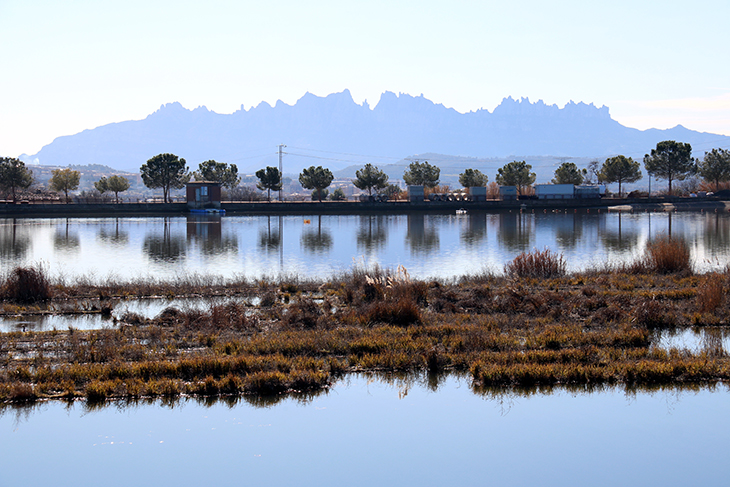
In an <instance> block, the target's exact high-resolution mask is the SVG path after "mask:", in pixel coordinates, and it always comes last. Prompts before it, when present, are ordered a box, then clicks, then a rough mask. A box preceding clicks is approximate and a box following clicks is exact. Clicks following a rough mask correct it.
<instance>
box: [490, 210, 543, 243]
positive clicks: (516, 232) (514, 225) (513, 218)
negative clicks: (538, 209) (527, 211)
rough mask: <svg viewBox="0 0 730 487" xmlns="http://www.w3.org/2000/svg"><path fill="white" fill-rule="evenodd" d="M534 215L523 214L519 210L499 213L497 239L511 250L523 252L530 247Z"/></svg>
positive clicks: (532, 236)
mask: <svg viewBox="0 0 730 487" xmlns="http://www.w3.org/2000/svg"><path fill="white" fill-rule="evenodd" d="M534 221H535V215H523V214H522V213H520V212H519V211H515V212H502V213H500V214H499V231H498V232H497V235H498V238H499V240H500V241H501V242H502V244H503V245H504V247H505V248H506V249H507V250H509V251H511V252H525V251H529V250H530V248H531V247H532V242H533V238H534V232H533V224H534Z"/></svg>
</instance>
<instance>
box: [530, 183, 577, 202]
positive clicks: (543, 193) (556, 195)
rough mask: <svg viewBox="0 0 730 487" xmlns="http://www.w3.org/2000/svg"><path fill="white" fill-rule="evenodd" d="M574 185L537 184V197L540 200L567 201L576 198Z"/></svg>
mask: <svg viewBox="0 0 730 487" xmlns="http://www.w3.org/2000/svg"><path fill="white" fill-rule="evenodd" d="M574 192H575V186H573V185H572V184H536V185H535V196H537V199H540V200H565V199H572V198H573V197H574Z"/></svg>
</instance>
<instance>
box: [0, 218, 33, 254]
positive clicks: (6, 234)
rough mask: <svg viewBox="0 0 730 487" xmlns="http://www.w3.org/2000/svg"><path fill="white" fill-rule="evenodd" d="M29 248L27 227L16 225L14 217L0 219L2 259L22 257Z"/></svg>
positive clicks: (0, 251)
mask: <svg viewBox="0 0 730 487" xmlns="http://www.w3.org/2000/svg"><path fill="white" fill-rule="evenodd" d="M29 248H30V235H29V234H28V227H27V226H25V225H22V224H21V225H18V222H17V221H16V219H15V218H12V219H11V218H8V219H2V220H0V258H2V259H3V260H21V259H24V258H25V256H26V255H27V253H28V249H29Z"/></svg>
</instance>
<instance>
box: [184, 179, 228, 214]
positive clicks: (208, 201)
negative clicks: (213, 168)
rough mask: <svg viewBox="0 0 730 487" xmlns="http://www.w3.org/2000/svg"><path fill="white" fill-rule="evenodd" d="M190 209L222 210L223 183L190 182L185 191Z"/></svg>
mask: <svg viewBox="0 0 730 487" xmlns="http://www.w3.org/2000/svg"><path fill="white" fill-rule="evenodd" d="M185 194H186V196H187V198H186V199H187V202H188V208H220V207H221V183H217V182H215V181H190V182H189V183H188V184H187V187H186V189H185Z"/></svg>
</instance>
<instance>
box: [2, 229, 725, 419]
mask: <svg viewBox="0 0 730 487" xmlns="http://www.w3.org/2000/svg"><path fill="white" fill-rule="evenodd" d="M729 279H730V272H729V271H725V272H717V273H709V274H702V275H699V274H695V273H693V272H692V269H691V266H690V260H689V251H688V249H687V246H686V245H685V244H684V243H683V242H681V241H676V240H670V239H668V238H663V239H662V238H660V239H658V240H656V241H654V242H653V243H651V244H650V245H649V246H648V249H647V253H646V255H645V256H643V257H642V258H641V259H638V260H637V261H636V262H633V263H630V264H626V265H622V266H620V267H608V268H602V269H592V270H589V271H585V272H582V273H573V274H569V273H566V271H565V262H564V261H563V258H562V256H560V255H559V254H555V253H552V252H551V251H549V250H545V251H542V252H539V251H535V252H532V253H529V254H522V255H520V256H518V257H517V258H516V259H515V260H514V261H512V262H510V263H508V264H507V265H506V266H505V272H504V274H503V275H493V274H478V275H472V276H465V277H463V278H461V279H458V280H456V281H453V282H439V281H422V280H414V279H411V278H410V277H409V275H408V273H407V271H406V270H405V269H403V268H399V269H393V270H384V269H378V268H372V269H365V268H355V269H353V270H351V271H350V272H348V273H347V274H344V275H340V276H335V277H333V278H331V279H329V280H327V281H325V282H312V281H306V282H303V281H300V280H298V279H295V278H291V279H281V280H279V281H276V282H274V281H258V282H244V281H242V282H223V281H218V280H216V279H213V278H196V279H187V280H181V281H179V282H151V281H147V282H127V283H107V284H104V285H90V284H84V283H74V284H73V285H71V284H65V283H53V282H49V281H48V279H47V278H46V277H45V273H44V271H43V269H39V268H20V269H15V270H14V271H13V272H11V273H10V274H9V275H8V276H5V278H4V282H3V285H2V288H1V289H0V292H1V294H2V298H3V302H2V306H3V312H4V313H13V314H17V313H20V314H23V313H32V312H40V310H42V309H45V308H47V307H48V306H49V305H50V306H51V307H52V308H54V309H56V310H61V309H65V310H67V312H73V310H74V309H76V308H78V306H76V308H75V307H74V306H75V305H74V303H77V302H78V301H79V300H85V303H87V304H86V305H85V309H89V305H88V302H89V300H91V301H92V302H93V303H95V304H93V305H91V308H92V309H94V310H95V311H97V312H100V313H101V312H104V313H109V312H110V310H111V308H112V307H113V303H114V302H115V300H118V299H135V298H137V297H142V296H165V297H174V296H207V295H217V296H227V297H228V298H227V299H225V300H224V301H223V304H215V305H211V306H210V307H209V308H207V309H203V310H189V309H188V310H181V309H175V308H168V309H166V310H165V311H164V312H162V313H161V314H160V315H159V316H157V317H155V318H154V319H145V318H143V317H141V316H138V315H134V314H127V315H125V316H123V317H122V318H121V320H120V321H119V322H118V323H117V324H116V325H115V326H114V327H113V328H111V329H102V330H90V331H81V330H74V329H68V330H53V331H45V332H12V333H3V334H0V367H1V368H0V402H2V403H3V404H6V405H7V404H17V403H28V402H34V401H38V400H42V399H46V398H55V399H64V400H74V399H78V398H83V399H86V400H87V401H88V402H89V403H90V404H96V403H103V402H105V401H107V400H109V399H122V400H140V399H144V398H159V397H162V398H177V397H181V396H197V397H221V396H223V397H239V396H241V395H245V396H251V397H253V396H255V397H263V396H268V395H280V394H291V393H307V392H309V393H314V392H317V391H321V390H323V389H325V388H327V387H329V386H330V385H331V384H333V383H334V382H335V381H337V380H338V379H339V378H341V377H343V376H344V375H345V374H348V373H359V372H368V373H369V372H372V373H384V374H387V373H406V374H408V373H421V374H423V373H428V374H429V375H431V376H438V375H439V374H443V373H450V372H457V373H461V374H468V375H469V376H470V378H471V381H472V385H473V387H474V388H475V389H488V388H503V389H515V388H535V387H550V386H556V385H559V386H571V387H574V386H584V387H593V386H600V385H617V384H618V385H624V386H625V387H627V388H633V387H652V386H657V385H659V386H660V385H680V384H683V385H687V384H710V383H715V382H718V381H725V380H727V379H729V378H730V359H728V356H727V354H726V352H725V350H724V348H723V346H722V340H721V338H718V339H716V340H705V342H704V345H703V346H702V347H701V349H699V350H695V351H688V350H678V349H662V348H659V347H656V346H654V345H653V344H652V336H653V335H652V334H653V332H655V331H656V330H664V329H671V328H676V327H689V326H694V327H704V326H712V327H713V329H717V328H716V327H722V326H726V325H728V323H730V309H729V308H728V302H727V299H726V298H725V291H726V290H727V289H728V285H729V284H730V280H729ZM254 298H255V299H254ZM252 303H254V304H252Z"/></svg>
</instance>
